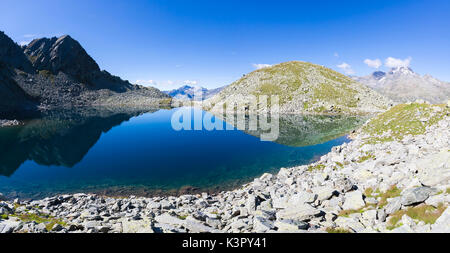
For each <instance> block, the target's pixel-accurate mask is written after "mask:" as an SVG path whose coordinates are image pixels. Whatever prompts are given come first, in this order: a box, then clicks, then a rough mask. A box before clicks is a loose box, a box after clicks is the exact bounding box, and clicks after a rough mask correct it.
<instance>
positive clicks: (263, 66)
mask: <svg viewBox="0 0 450 253" xmlns="http://www.w3.org/2000/svg"><path fill="white" fill-rule="evenodd" d="M252 65H253V67H254V68H256V69H262V68H268V67H272V65H270V64H262V63H258V64H257V63H254V64H252Z"/></svg>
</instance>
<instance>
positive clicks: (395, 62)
mask: <svg viewBox="0 0 450 253" xmlns="http://www.w3.org/2000/svg"><path fill="white" fill-rule="evenodd" d="M411 60H412V58H411V57H408V58H406V59H404V60H402V59H397V58H394V57H388V58H387V59H386V61H385V62H384V65H385V66H386V67H388V68H399V67H409V65H410V64H411Z"/></svg>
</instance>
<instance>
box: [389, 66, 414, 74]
mask: <svg viewBox="0 0 450 253" xmlns="http://www.w3.org/2000/svg"><path fill="white" fill-rule="evenodd" d="M389 74H391V75H395V74H400V75H417V74H416V73H415V72H414V71H413V70H412V69H411V68H409V67H397V68H392V69H391V70H390V71H389Z"/></svg>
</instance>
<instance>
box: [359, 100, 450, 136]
mask: <svg viewBox="0 0 450 253" xmlns="http://www.w3.org/2000/svg"><path fill="white" fill-rule="evenodd" d="M449 112H450V110H449V109H448V108H446V106H445V105H428V104H419V103H411V104H400V105H397V106H394V107H392V108H391V109H390V110H388V111H386V112H384V113H382V114H380V115H378V116H377V117H375V118H373V119H372V120H371V121H370V122H369V123H368V124H366V125H365V126H364V127H363V128H362V132H363V133H367V134H369V135H371V136H372V137H369V138H367V139H366V140H365V143H367V144H374V143H380V142H386V141H393V140H402V139H403V137H404V136H406V135H420V134H424V133H425V130H426V127H428V126H431V125H434V124H436V123H437V122H439V121H440V120H442V119H443V117H444V116H445V115H446V114H448V113H449ZM422 119H423V120H422Z"/></svg>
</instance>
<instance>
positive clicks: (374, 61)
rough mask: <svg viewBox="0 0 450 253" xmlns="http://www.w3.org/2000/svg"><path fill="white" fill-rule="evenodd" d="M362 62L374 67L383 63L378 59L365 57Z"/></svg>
mask: <svg viewBox="0 0 450 253" xmlns="http://www.w3.org/2000/svg"><path fill="white" fill-rule="evenodd" d="M364 63H365V64H367V66H369V67H371V68H375V69H378V68H380V67H381V65H383V63H382V62H381V60H380V59H375V60H371V59H365V60H364Z"/></svg>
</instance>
